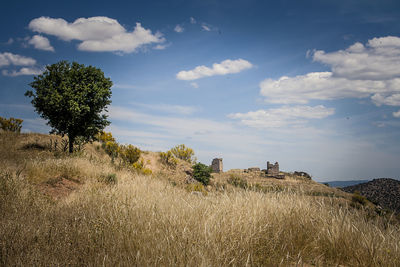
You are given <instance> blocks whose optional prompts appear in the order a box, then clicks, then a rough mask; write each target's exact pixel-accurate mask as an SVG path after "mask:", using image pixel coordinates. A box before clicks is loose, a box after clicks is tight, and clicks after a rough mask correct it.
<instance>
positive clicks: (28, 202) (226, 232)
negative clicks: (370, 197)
mask: <svg viewBox="0 0 400 267" xmlns="http://www.w3.org/2000/svg"><path fill="white" fill-rule="evenodd" d="M59 160H60V161H64V162H58V165H63V164H64V165H71V168H72V171H74V172H75V175H77V176H79V177H80V179H81V180H82V181H84V184H83V185H82V186H81V188H80V190H77V191H75V192H74V193H72V194H71V195H69V196H68V197H67V198H65V199H63V200H59V201H53V200H52V199H50V198H48V197H46V196H44V195H43V194H41V193H39V192H38V190H37V186H35V185H32V183H31V182H30V179H31V178H29V176H28V175H26V174H24V173H22V174H21V175H17V174H16V173H15V172H12V171H10V170H7V171H3V172H1V174H0V264H1V265H3V266H12V265H24V266H25V265H35V266H58V265H62V266H66V265H88V266H98V265H104V266H115V265H118V266H132V265H138V266H147V265H151V266H171V265H172V266H223V265H232V266H243V265H253V266H279V265H281V266H287V265H296V264H298V265H302V264H305V265H312V266H337V265H343V266H399V265H400V227H399V225H396V224H390V223H387V222H386V221H383V220H381V219H380V218H379V217H377V218H374V219H373V218H368V216H367V214H366V213H364V212H363V211H362V210H356V209H353V208H351V207H348V206H347V205H346V204H345V202H344V203H338V199H336V198H330V197H313V196H307V195H305V194H303V193H302V192H295V191H292V190H291V191H281V192H268V193H260V192H254V191H246V190H239V189H238V190H234V191H232V192H225V193H220V192H216V193H209V194H208V195H207V196H202V195H197V194H191V193H190V192H187V191H186V190H185V189H183V188H180V187H177V186H173V185H172V184H171V183H169V182H167V181H166V180H162V179H160V178H157V177H148V176H140V175H135V174H133V173H131V172H129V171H126V170H115V169H113V167H112V166H110V165H107V166H105V165H106V164H105V163H104V162H103V163H102V162H100V161H99V162H97V161H92V160H90V158H85V157H72V158H70V157H65V158H64V159H59ZM28 161H29V160H28ZM1 163H2V162H0V164H1ZM46 164H48V165H46ZM46 164H44V165H43V166H51V161H50V159H49V161H48V162H47V163H46ZM35 166H37V168H39V169H40V168H42V167H43V166H41V165H40V164H39V163H38V165H35ZM46 168H48V169H47V172H52V171H57V168H56V167H54V169H53V168H51V167H46ZM110 171H114V172H115V173H116V176H117V178H118V183H117V184H115V185H109V184H106V183H104V182H101V180H99V179H96V176H98V175H102V173H107V172H110ZM86 175H87V176H88V177H89V178H88V179H85V177H86Z"/></svg>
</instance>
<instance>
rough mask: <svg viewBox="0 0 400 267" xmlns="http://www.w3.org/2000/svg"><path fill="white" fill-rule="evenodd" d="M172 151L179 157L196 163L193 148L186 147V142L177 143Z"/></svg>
mask: <svg viewBox="0 0 400 267" xmlns="http://www.w3.org/2000/svg"><path fill="white" fill-rule="evenodd" d="M170 151H171V153H172V154H173V155H174V156H175V157H176V158H178V159H181V160H184V161H187V162H189V163H194V162H195V161H196V159H195V158H194V151H193V149H191V148H189V147H186V146H185V145H184V144H181V145H177V146H176V147H174V148H171V150H170Z"/></svg>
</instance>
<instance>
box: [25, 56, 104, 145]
mask: <svg viewBox="0 0 400 267" xmlns="http://www.w3.org/2000/svg"><path fill="white" fill-rule="evenodd" d="M30 86H31V87H32V88H33V89H35V92H33V91H27V92H26V93H25V95H26V96H28V97H32V98H33V99H32V102H31V103H32V105H33V106H34V107H35V110H36V112H38V113H39V115H40V116H41V117H42V118H44V119H46V120H48V122H47V124H48V125H49V126H50V127H51V128H52V131H51V132H52V133H57V134H61V135H64V134H67V135H68V139H69V152H70V153H72V152H73V146H74V142H75V139H76V138H77V137H83V138H84V139H85V140H86V141H90V140H92V139H93V138H94V136H95V135H96V134H97V133H98V132H99V131H101V130H103V129H104V128H105V127H106V126H107V125H109V124H110V122H109V121H108V120H107V116H106V115H105V114H104V113H103V112H104V111H107V106H108V105H109V104H110V103H111V100H110V97H111V86H112V82H111V80H110V79H109V78H105V77H104V73H103V72H102V71H101V70H100V69H98V68H95V67H92V66H88V67H86V66H84V65H81V64H78V63H76V62H73V63H72V64H71V63H69V62H67V61H60V62H58V63H56V64H53V65H50V66H47V67H46V70H45V71H44V72H43V74H41V75H38V76H35V77H34V81H33V82H32V83H30Z"/></svg>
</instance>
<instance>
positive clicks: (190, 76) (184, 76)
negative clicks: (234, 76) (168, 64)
mask: <svg viewBox="0 0 400 267" xmlns="http://www.w3.org/2000/svg"><path fill="white" fill-rule="evenodd" d="M252 67H253V65H252V64H251V63H250V62H249V61H247V60H244V59H237V60H230V59H227V60H224V61H222V62H221V63H214V64H213V65H212V67H211V68H209V67H206V66H203V65H202V66H197V67H196V68H194V69H192V70H188V71H180V72H178V74H176V78H177V79H179V80H186V81H188V80H197V79H200V78H203V77H210V76H215V75H226V74H231V73H238V72H241V71H243V70H246V69H250V68H252Z"/></svg>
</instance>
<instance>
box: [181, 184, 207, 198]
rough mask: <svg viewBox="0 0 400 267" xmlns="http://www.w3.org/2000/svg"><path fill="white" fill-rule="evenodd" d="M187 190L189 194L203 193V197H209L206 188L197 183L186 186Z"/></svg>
mask: <svg viewBox="0 0 400 267" xmlns="http://www.w3.org/2000/svg"><path fill="white" fill-rule="evenodd" d="M186 190H187V191H188V192H199V193H201V194H202V195H203V196H206V195H207V191H206V189H205V188H204V185H203V184H201V183H196V184H189V185H187V186H186Z"/></svg>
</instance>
